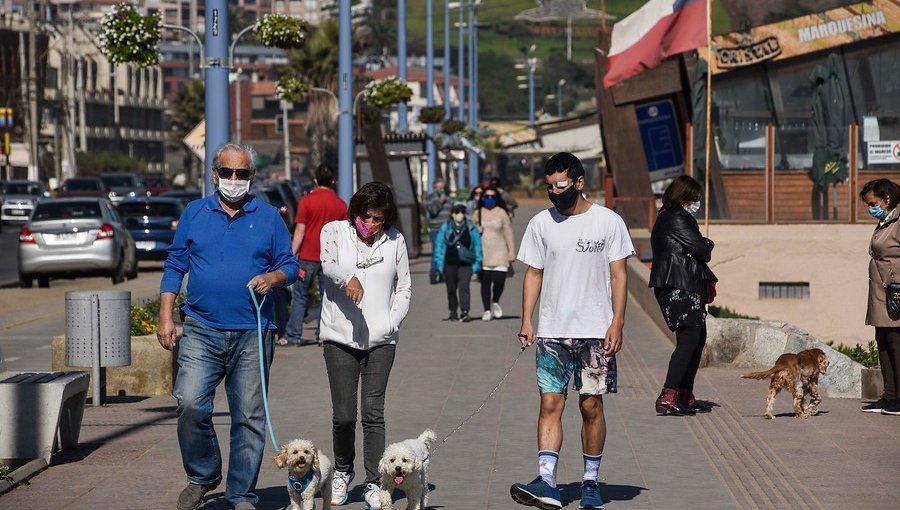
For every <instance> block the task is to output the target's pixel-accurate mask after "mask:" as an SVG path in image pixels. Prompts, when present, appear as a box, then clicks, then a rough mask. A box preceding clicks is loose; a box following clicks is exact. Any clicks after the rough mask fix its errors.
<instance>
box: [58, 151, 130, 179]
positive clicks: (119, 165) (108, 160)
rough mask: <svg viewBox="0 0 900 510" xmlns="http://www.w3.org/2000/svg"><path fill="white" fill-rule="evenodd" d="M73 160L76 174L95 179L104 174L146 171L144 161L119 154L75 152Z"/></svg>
mask: <svg viewBox="0 0 900 510" xmlns="http://www.w3.org/2000/svg"><path fill="white" fill-rule="evenodd" d="M75 160H76V162H77V163H78V174H79V175H85V176H95V177H96V176H99V175H100V174H102V173H105V172H134V173H143V172H144V171H145V170H147V162H146V161H144V160H142V159H134V158H132V157H130V156H128V155H127V154H122V153H121V152H104V151H94V152H77V153H75Z"/></svg>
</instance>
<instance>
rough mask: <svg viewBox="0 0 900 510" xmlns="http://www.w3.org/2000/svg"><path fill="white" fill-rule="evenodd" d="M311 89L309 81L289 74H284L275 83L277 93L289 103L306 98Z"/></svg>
mask: <svg viewBox="0 0 900 510" xmlns="http://www.w3.org/2000/svg"><path fill="white" fill-rule="evenodd" d="M309 89H310V85H309V83H306V82H305V81H303V80H299V79H297V78H294V77H293V76H288V75H285V76H282V77H281V78H280V79H279V80H278V83H277V84H276V85H275V93H276V94H278V96H279V97H281V99H284V100H285V101H287V102H289V103H296V102H299V101H303V100H305V99H306V96H307V95H308V94H309Z"/></svg>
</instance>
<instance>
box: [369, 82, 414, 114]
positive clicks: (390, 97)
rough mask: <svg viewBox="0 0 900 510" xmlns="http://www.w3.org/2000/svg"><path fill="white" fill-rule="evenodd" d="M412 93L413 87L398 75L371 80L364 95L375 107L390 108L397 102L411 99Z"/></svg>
mask: <svg viewBox="0 0 900 510" xmlns="http://www.w3.org/2000/svg"><path fill="white" fill-rule="evenodd" d="M412 93H413V92H412V89H411V88H409V85H407V84H406V82H405V81H403V80H401V79H399V78H397V77H396V76H388V77H387V78H385V79H383V80H375V81H372V82H369V83H368V84H367V85H366V91H365V94H364V97H365V99H366V102H367V103H369V105H371V106H374V107H375V108H390V107H391V106H394V105H395V104H398V103H405V102H407V101H409V100H410V99H411V98H412Z"/></svg>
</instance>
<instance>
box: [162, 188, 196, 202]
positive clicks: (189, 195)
mask: <svg viewBox="0 0 900 510" xmlns="http://www.w3.org/2000/svg"><path fill="white" fill-rule="evenodd" d="M160 196H162V197H166V198H177V199H178V200H181V203H182V204H184V205H188V203H190V202H191V201H194V200H197V199H198V198H203V193H200V192H199V191H197V190H188V189H173V190H170V191H166V192H164V193H162V194H161V195H160Z"/></svg>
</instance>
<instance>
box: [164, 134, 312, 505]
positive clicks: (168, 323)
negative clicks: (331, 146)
mask: <svg viewBox="0 0 900 510" xmlns="http://www.w3.org/2000/svg"><path fill="white" fill-rule="evenodd" d="M255 160H256V157H255V153H254V151H253V149H252V148H250V147H247V146H242V145H236V144H231V143H227V144H224V145H222V146H221V147H219V148H218V150H217V151H216V154H215V158H214V159H213V162H212V169H213V183H214V184H215V185H216V188H217V192H216V193H215V194H213V195H210V196H208V197H206V198H204V199H202V200H195V201H193V202H191V203H190V204H188V206H187V208H186V209H185V210H184V213H183V214H182V215H181V219H180V221H179V223H178V227H177V229H176V231H175V240H174V242H173V243H172V245H171V246H170V247H169V256H168V258H167V259H166V263H165V268H164V270H163V276H162V281H161V282H160V286H159V293H160V302H161V305H160V312H159V330H158V331H157V333H156V335H157V339H158V340H159V343H160V345H162V346H163V347H164V348H165V349H168V350H171V349H172V348H173V347H174V346H175V341H176V335H175V323H174V320H173V318H172V313H173V310H172V309H173V305H174V303H175V296H176V295H177V294H178V292H179V291H180V290H181V284H182V280H183V279H184V277H185V275H188V274H189V275H190V278H189V279H188V284H187V300H186V302H185V304H184V305H183V306H182V308H181V310H182V312H183V315H184V331H183V336H182V338H181V340H180V341H179V348H178V359H177V363H178V375H177V377H176V379H175V388H174V391H173V394H174V396H175V398H176V400H177V401H178V443H179V445H180V447H181V458H182V463H183V465H184V470H185V472H186V473H187V478H188V482H189V483H188V485H187V487H186V488H185V489H184V490H183V491H182V492H181V494H180V496H179V497H178V503H177V508H178V509H179V510H193V509H195V508H198V507H199V506H200V505H201V503H202V502H203V497H204V495H205V494H206V493H207V492H209V491H211V490H213V489H215V488H216V487H217V486H218V485H219V483H221V481H222V455H221V452H220V451H219V443H218V441H217V439H216V432H215V429H214V428H213V422H212V416H213V399H214V397H215V391H216V386H218V385H219V383H220V382H221V381H222V379H224V380H225V392H226V393H227V395H228V407H229V411H230V413H231V444H230V453H229V461H228V479H227V480H226V484H225V497H226V498H227V499H228V501H229V503H230V504H231V505H233V506H234V508H235V509H237V510H253V509H255V508H256V507H255V506H254V505H255V504H256V502H257V501H258V498H257V496H256V494H254V492H253V491H254V490H255V488H256V480H257V478H258V476H259V469H260V465H261V464H262V458H263V449H264V447H265V442H266V437H265V429H264V427H265V413H264V409H263V402H262V386H261V383H262V382H261V381H260V374H259V348H258V339H257V324H256V309H255V307H254V305H253V300H252V298H251V297H250V294H249V292H248V290H247V288H248V287H250V288H252V289H253V290H254V292H256V293H257V294H259V295H262V296H263V297H261V298H260V299H263V300H264V301H263V307H262V325H263V328H264V337H263V345H264V349H263V350H264V353H263V354H264V356H265V358H264V361H265V366H266V367H267V370H266V378H268V375H269V374H268V367H270V366H271V363H272V350H273V346H274V335H273V333H274V330H275V321H274V320H273V311H272V299H265V297H268V296H265V295H266V294H269V292H270V291H271V290H272V289H273V288H275V287H283V286H286V285H290V284H292V283H294V281H296V280H297V275H298V271H299V267H298V265H297V261H296V259H295V258H294V256H293V253H291V236H290V234H289V233H288V231H287V227H285V225H284V221H282V220H281V217H280V216H279V214H278V210H276V209H275V208H274V207H272V206H270V205H268V204H266V203H263V202H262V201H260V200H259V199H256V198H254V197H253V196H252V195H249V194H248V191H249V189H250V185H251V184H252V182H253V178H254V177H255V175H256V167H255V163H254V162H255Z"/></svg>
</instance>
